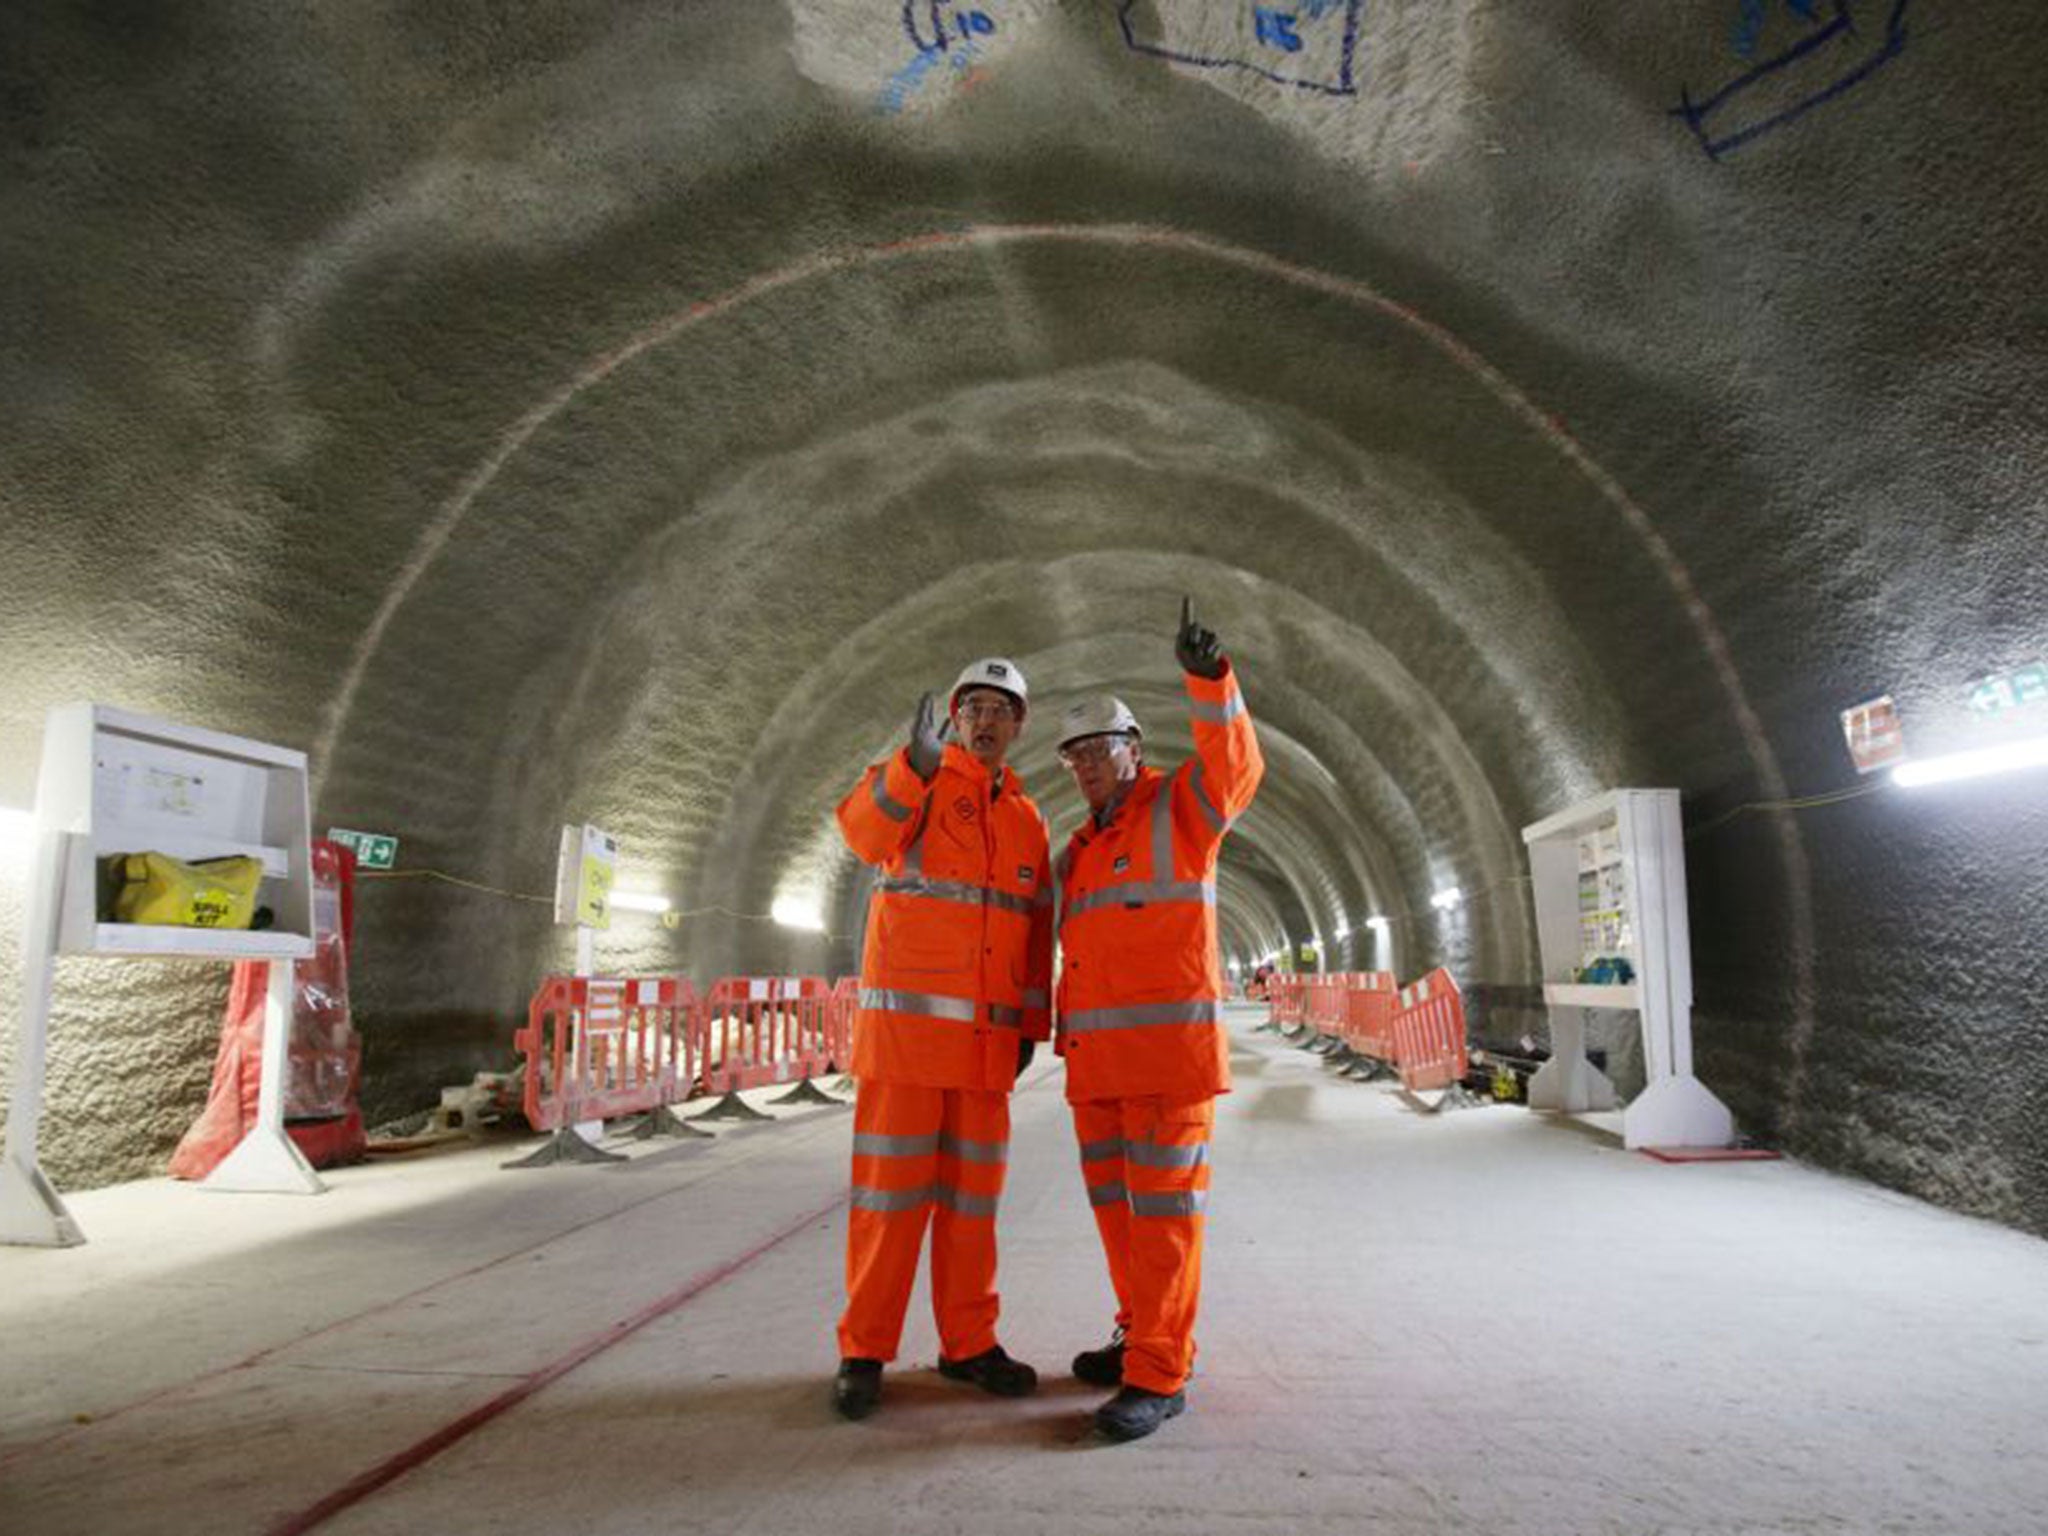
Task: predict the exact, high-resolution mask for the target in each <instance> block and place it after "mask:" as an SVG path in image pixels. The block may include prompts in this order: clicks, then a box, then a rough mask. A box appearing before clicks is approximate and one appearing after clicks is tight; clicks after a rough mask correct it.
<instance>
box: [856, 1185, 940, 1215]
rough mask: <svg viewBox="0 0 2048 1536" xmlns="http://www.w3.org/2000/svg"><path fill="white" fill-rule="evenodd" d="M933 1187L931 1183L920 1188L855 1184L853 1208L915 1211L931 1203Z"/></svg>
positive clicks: (860, 1209)
mask: <svg viewBox="0 0 2048 1536" xmlns="http://www.w3.org/2000/svg"><path fill="white" fill-rule="evenodd" d="M931 1198H932V1187H931V1185H929V1184H926V1185H923V1186H922V1187H920V1188H918V1189H870V1188H869V1187H868V1186H867V1185H865V1184H856V1185H854V1186H853V1208H854V1209H855V1210H857V1211H914V1210H916V1209H917V1208H918V1207H919V1206H921V1205H928V1204H930V1203H931Z"/></svg>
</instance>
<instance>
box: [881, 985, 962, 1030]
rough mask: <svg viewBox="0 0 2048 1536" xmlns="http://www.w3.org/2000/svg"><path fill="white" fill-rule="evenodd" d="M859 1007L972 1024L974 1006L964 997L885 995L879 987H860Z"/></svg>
mask: <svg viewBox="0 0 2048 1536" xmlns="http://www.w3.org/2000/svg"><path fill="white" fill-rule="evenodd" d="M860 1005H861V1007H863V1008H876V1009H880V1010H881V1011H882V1012H884V1013H923V1014H929V1015H930V1016H931V1017H932V1018H935V1019H957V1020H958V1021H959V1022H960V1023H962V1024H972V1023H973V1022H974V1004H973V1002H972V1001H971V1000H970V999H968V998H964V997H940V996H938V995H937V994H935V993H931V992H888V991H884V990H883V989H881V988H880V987H862V988H861V989H860Z"/></svg>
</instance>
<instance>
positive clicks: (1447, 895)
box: [1429, 885, 1465, 912]
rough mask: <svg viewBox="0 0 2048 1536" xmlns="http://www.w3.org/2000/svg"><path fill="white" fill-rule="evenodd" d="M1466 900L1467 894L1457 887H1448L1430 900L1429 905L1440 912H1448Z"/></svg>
mask: <svg viewBox="0 0 2048 1536" xmlns="http://www.w3.org/2000/svg"><path fill="white" fill-rule="evenodd" d="M1464 899H1465V893H1464V892H1463V891H1461V890H1459V889H1458V888H1457V887H1456V886H1455V885H1447V886H1445V887H1444V888H1443V889H1442V890H1440V891H1438V892H1437V893H1436V894H1435V895H1434V896H1432V897H1430V898H1429V904H1430V905H1431V906H1432V907H1435V908H1436V909H1437V910H1438V911H1439V912H1448V911H1450V910H1451V908H1453V907H1455V906H1457V905H1458V903H1460V902H1461V901H1463V900H1464Z"/></svg>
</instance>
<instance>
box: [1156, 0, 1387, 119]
mask: <svg viewBox="0 0 2048 1536" xmlns="http://www.w3.org/2000/svg"><path fill="white" fill-rule="evenodd" d="M1233 8H1234V9H1236V10H1237V11H1238V22H1239V25H1238V32H1239V41H1238V43H1237V45H1236V46H1235V47H1233V48H1229V49H1227V50H1226V49H1222V48H1217V49H1215V50H1214V51H1213V52H1209V53H1195V52H1191V51H1189V50H1188V49H1185V48H1178V47H1175V46H1174V45H1173V42H1172V40H1171V38H1170V37H1168V36H1166V35H1164V34H1163V32H1162V30H1161V29H1162V27H1163V23H1162V22H1160V21H1158V20H1153V19H1141V18H1139V17H1137V16H1136V15H1135V14H1134V13H1135V12H1136V11H1137V10H1138V0H1123V3H1122V4H1121V5H1120V6H1119V7H1118V9H1117V21H1118V23H1119V25H1121V26H1122V28H1123V33H1124V43H1125V45H1126V46H1127V47H1129V48H1130V49H1131V51H1132V52H1134V53H1145V54H1150V55H1152V56H1153V57H1154V58H1161V59H1172V60H1174V61H1175V62H1176V63H1180V64H1193V65H1196V66H1198V67H1200V68H1202V69H1242V70H1245V71H1247V72H1249V73H1251V74H1254V75H1259V76H1262V77H1264V78H1265V79H1267V80H1271V81H1273V82H1274V83H1275V84H1277V85H1292V86H1296V87H1298V88H1299V89H1301V90H1305V91H1319V92H1322V93H1323V94H1325V95H1329V96H1355V95H1357V94H1358V86H1357V84H1356V82H1355V81H1354V80H1353V78H1352V55H1353V53H1354V51H1355V50H1356V48H1357V46H1358V19H1359V13H1360V12H1361V11H1363V10H1364V9H1365V0H1273V3H1271V4H1265V5H1258V4H1252V3H1249V0H1244V3H1242V4H1240V5H1238V6H1236V7H1233ZM1217 9H1218V10H1219V11H1221V10H1224V9H1225V7H1223V6H1220V5H1219V6H1218V7H1217ZM1148 10H1149V8H1148ZM1159 10H1160V11H1162V12H1163V11H1164V10H1165V7H1159ZM1141 27H1142V28H1147V29H1149V30H1147V31H1145V32H1144V34H1143V35H1141Z"/></svg>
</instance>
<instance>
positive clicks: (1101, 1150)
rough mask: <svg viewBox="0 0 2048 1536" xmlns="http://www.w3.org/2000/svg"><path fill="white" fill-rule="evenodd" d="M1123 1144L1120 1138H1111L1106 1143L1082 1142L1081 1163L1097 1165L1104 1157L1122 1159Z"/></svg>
mask: <svg viewBox="0 0 2048 1536" xmlns="http://www.w3.org/2000/svg"><path fill="white" fill-rule="evenodd" d="M1123 1155H1124V1144H1123V1140H1122V1138H1121V1137H1116V1136H1112V1137H1110V1139H1109V1140H1108V1141H1084V1142H1082V1143H1081V1161H1082V1162H1084V1163H1099V1162H1101V1161H1102V1160H1103V1159H1104V1158H1106V1157H1122V1156H1123Z"/></svg>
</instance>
